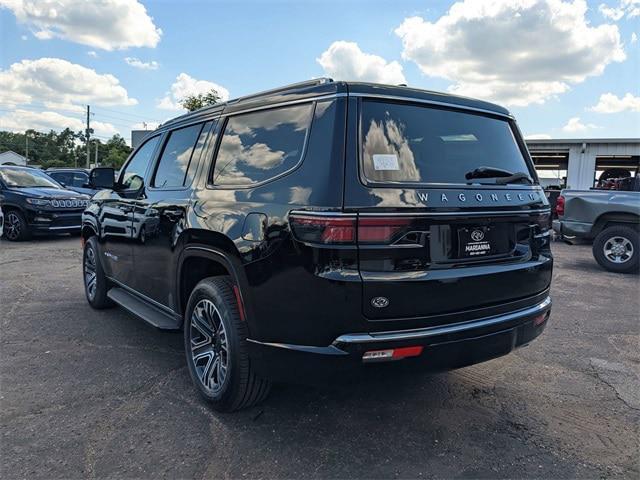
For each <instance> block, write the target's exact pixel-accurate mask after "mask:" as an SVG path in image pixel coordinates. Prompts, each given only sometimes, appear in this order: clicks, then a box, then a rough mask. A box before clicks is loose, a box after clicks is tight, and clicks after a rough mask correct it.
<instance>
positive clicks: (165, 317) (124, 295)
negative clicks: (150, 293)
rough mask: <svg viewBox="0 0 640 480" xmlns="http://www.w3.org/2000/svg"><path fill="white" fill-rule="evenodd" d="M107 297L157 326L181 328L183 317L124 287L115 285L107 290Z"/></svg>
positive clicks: (167, 328)
mask: <svg viewBox="0 0 640 480" xmlns="http://www.w3.org/2000/svg"><path fill="white" fill-rule="evenodd" d="M107 297H109V298H110V299H111V300H113V301H114V302H115V303H117V304H118V305H120V306H121V307H122V308H124V309H125V310H127V311H128V312H129V313H132V314H133V315H135V316H136V317H138V318H141V319H142V320H144V321H145V322H147V323H148V324H150V325H152V326H154V327H156V328H159V329H161V330H178V329H179V328H180V322H181V318H180V317H179V316H178V315H171V314H170V313H167V312H164V311H163V310H161V309H159V308H157V307H154V306H152V305H149V304H148V303H147V302H145V301H144V300H141V299H139V298H138V297H136V296H135V295H134V294H132V293H129V292H127V291H126V290H125V289H124V288H119V287H113V288H112V289H111V290H109V291H108V292H107Z"/></svg>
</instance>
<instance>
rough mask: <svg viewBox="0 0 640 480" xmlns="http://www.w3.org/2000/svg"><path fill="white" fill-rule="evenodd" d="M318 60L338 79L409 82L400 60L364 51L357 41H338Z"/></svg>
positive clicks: (330, 74) (391, 82) (394, 82)
mask: <svg viewBox="0 0 640 480" xmlns="http://www.w3.org/2000/svg"><path fill="white" fill-rule="evenodd" d="M316 61H317V62H318V63H319V64H320V66H322V68H323V69H324V71H325V73H326V74H327V75H328V76H330V77H332V78H335V79H336V80H356V81H365V82H376V83H388V84H392V85H397V84H399V83H407V81H406V79H405V77H404V74H403V73H402V65H400V64H399V63H398V62H396V61H393V62H387V61H386V60H385V59H384V58H382V57H379V56H378V55H372V54H370V53H364V52H363V51H362V50H360V47H358V44H357V43H355V42H345V41H337V42H333V43H332V44H331V45H330V46H329V48H328V49H327V50H326V51H324V52H323V53H322V55H320V57H319V58H317V59H316Z"/></svg>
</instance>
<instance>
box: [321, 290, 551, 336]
mask: <svg viewBox="0 0 640 480" xmlns="http://www.w3.org/2000/svg"><path fill="white" fill-rule="evenodd" d="M550 308H551V297H547V298H545V299H544V300H543V301H542V302H541V303H539V304H537V305H534V306H533V307H529V308H525V309H523V310H518V311H516V312H511V313H508V314H505V315H498V316H495V317H489V318H484V319H480V320H474V321H471V322H465V323H457V324H454V325H446V326H442V327H431V328H422V329H418V330H404V331H395V332H380V333H352V334H347V335H340V336H339V337H338V338H336V339H335V340H334V342H333V344H332V345H334V346H336V347H337V346H339V345H340V344H343V343H347V344H353V343H371V342H390V341H398V340H421V339H425V338H429V337H435V336H438V335H446V334H449V333H457V332H464V331H466V330H473V329H476V328H483V327H489V326H491V325H497V324H500V323H505V322H509V321H512V320H517V319H518V318H522V317H531V316H534V315H537V314H540V313H543V312H545V311H546V310H549V309H550Z"/></svg>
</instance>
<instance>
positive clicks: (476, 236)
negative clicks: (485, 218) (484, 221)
mask: <svg viewBox="0 0 640 480" xmlns="http://www.w3.org/2000/svg"><path fill="white" fill-rule="evenodd" d="M483 239H484V232H483V231H482V230H474V231H473V232H471V240H473V241H474V242H481V241H482V240H483Z"/></svg>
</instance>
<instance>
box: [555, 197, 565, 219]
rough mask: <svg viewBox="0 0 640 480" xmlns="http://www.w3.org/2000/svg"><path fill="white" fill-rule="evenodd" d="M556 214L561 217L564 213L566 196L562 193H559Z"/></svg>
mask: <svg viewBox="0 0 640 480" xmlns="http://www.w3.org/2000/svg"><path fill="white" fill-rule="evenodd" d="M556 215H558V216H559V217H560V216H562V215H564V197H563V196H562V195H559V196H558V199H557V200H556Z"/></svg>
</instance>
